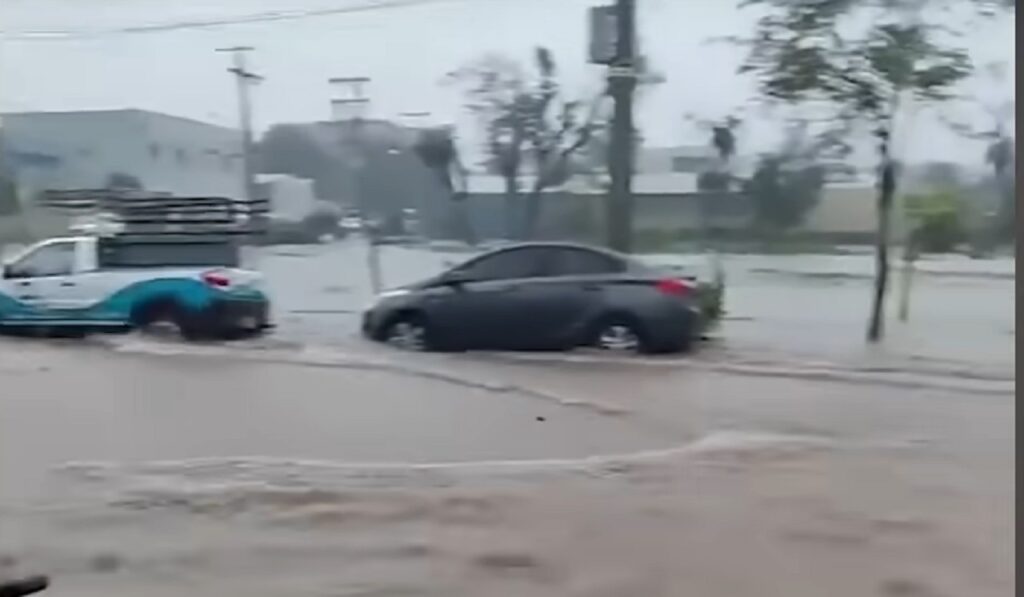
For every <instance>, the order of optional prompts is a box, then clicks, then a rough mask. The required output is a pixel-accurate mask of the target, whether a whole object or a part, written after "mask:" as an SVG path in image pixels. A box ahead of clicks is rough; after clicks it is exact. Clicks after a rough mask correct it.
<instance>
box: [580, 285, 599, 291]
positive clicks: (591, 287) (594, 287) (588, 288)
mask: <svg viewBox="0 0 1024 597" xmlns="http://www.w3.org/2000/svg"><path fill="white" fill-rule="evenodd" d="M602 288H604V287H603V286H601V285H600V284H584V285H583V290H586V291H587V292H597V291H599V290H601V289H602Z"/></svg>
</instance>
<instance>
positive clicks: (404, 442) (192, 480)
mask: <svg viewBox="0 0 1024 597" xmlns="http://www.w3.org/2000/svg"><path fill="white" fill-rule="evenodd" d="M468 256H469V254H468V253H464V252H463V253H460V252H457V251H450V250H449V251H441V250H426V249H422V248H421V249H409V248H398V247H386V248H384V249H383V254H382V269H383V273H384V276H385V281H386V283H387V285H389V286H394V285H399V284H403V283H406V282H411V281H413V280H416V279H420V278H423V277H426V276H428V275H431V274H433V273H435V272H437V271H439V270H440V269H441V268H443V267H445V265H446V264H447V263H453V262H456V261H459V260H461V259H465V258H467V257H468ZM251 258H252V260H253V262H254V263H255V264H256V266H257V267H259V269H261V270H262V271H264V272H265V274H266V275H267V278H268V282H269V284H270V286H271V291H272V294H273V298H274V300H275V309H276V318H277V323H278V324H279V326H280V327H279V329H278V330H276V332H275V333H274V334H273V335H272V336H271V337H268V338H265V339H260V340H256V341H250V342H243V343H234V344H224V345H202V346H189V345H185V344H181V343H178V342H175V341H171V340H162V339H152V338H142V337H137V336H128V337H125V338H112V339H94V340H89V341H87V342H84V343H48V342H40V341H30V340H16V339H0V383H2V384H3V391H0V470H2V471H3V483H2V484H0V577H2V576H3V575H4V574H13V573H25V572H39V571H41V572H46V573H49V574H51V575H52V576H53V580H54V586H53V589H51V591H50V592H48V593H47V595H55V596H58V597H61V596H64V597H67V596H74V597H87V596H88V597H92V596H97V597H99V596H103V597H112V596H116V597H121V596H128V595H143V594H144V595H158V596H162V595H168V596H170V595H182V594H188V595H202V596H211V597H212V596H223V595H246V596H256V595H259V596H263V595H265V596H267V597H271V596H281V595H288V596H289V597H291V596H306V595H309V596H324V597H326V596H332V597H334V596H361V597H367V596H375V597H378V596H391V595H401V596H406V595H436V596H445V597H448V596H462V595H465V596H467V597H469V596H472V597H489V596H492V595H493V596H513V595H514V596H517V597H535V596H541V595H543V596H551V597H555V596H558V597H562V596H573V597H575V596H579V597H612V596H619V595H623V596H625V595H630V596H632V595H644V596H665V597H670V596H675V595H679V594H692V595H699V596H707V597H734V596H739V597H746V596H751V597H754V596H756V597H761V596H765V595H768V596H774V595H778V596H779V597H782V596H785V597H802V596H807V597H812V596H818V595H825V594H827V595H835V596H839V597H845V596H849V597H854V596H858V597H860V596H863V595H884V596H895V595H968V594H969V595H976V596H982V597H987V596H990V595H991V596H997V595H998V596H1003V595H1009V594H1011V593H1012V591H1013V533H1012V528H1013V525H1012V517H1013V503H1014V501H1013V498H1014V490H1013V483H1012V473H1013V466H1014V454H1013V437H1014V429H1013V413H1014V408H1015V407H1014V398H1013V390H1014V386H1015V374H1014V372H1013V369H1012V366H1013V355H1014V353H1013V340H1014V333H1015V328H1014V316H1013V307H1014V299H1015V297H1014V277H1013V276H1014V264H1013V262H1012V261H1011V260H1005V261H1004V260H989V261H972V260H969V259H966V258H964V259H960V258H952V257H950V258H936V259H931V260H926V261H923V262H921V263H920V264H919V266H920V270H921V271H920V272H919V274H918V275H917V278H916V280H915V286H914V293H913V302H912V309H911V318H910V321H909V322H907V323H905V324H904V323H899V322H896V321H895V317H890V321H891V323H890V325H889V332H890V336H889V339H888V340H887V341H886V343H885V344H884V345H883V346H881V347H877V348H872V349H868V348H865V343H864V341H863V335H864V326H865V322H866V318H867V307H868V299H869V297H870V285H871V280H870V275H871V271H872V266H873V264H872V260H871V257H870V256H868V255H843V256H755V255H749V256H740V255H727V256H724V257H723V264H724V266H725V270H726V274H727V279H728V291H727V292H728V295H727V310H728V318H727V320H726V321H725V322H724V324H723V326H722V328H721V330H719V331H718V332H717V334H716V337H715V338H714V339H712V340H711V341H710V342H709V343H708V344H707V346H705V347H703V348H702V350H700V351H699V352H698V353H696V354H693V355H688V356H684V357H664V358H658V359H641V358H609V357H606V356H603V355H600V354H596V353H588V352H585V351H584V352H580V353H577V354H571V355H557V354H555V355H552V354H541V355H536V354H524V355H508V354H467V355H419V354H406V353H398V352H395V351H392V350H390V349H388V348H386V347H379V346H374V345H370V344H367V343H366V342H364V341H363V340H361V339H360V338H359V337H358V336H357V334H356V332H357V328H358V315H359V311H360V310H361V309H362V308H363V307H364V306H365V304H366V303H367V302H368V301H369V300H370V299H371V298H372V296H371V295H372V293H371V292H370V290H369V288H368V283H367V279H368V277H367V273H366V269H365V248H364V247H363V246H362V245H360V244H359V243H358V242H355V241H349V242H344V243H338V244H336V245H324V246H314V247H275V248H268V249H261V250H259V251H258V252H256V253H255V254H254V255H252V256H251ZM647 258H648V259H651V260H653V261H658V262H664V263H670V264H677V265H679V266H680V267H683V268H685V269H687V270H689V271H694V272H697V273H701V272H704V271H707V269H708V262H707V258H706V257H704V256H693V255H657V256H648V257H647ZM894 294H895V293H894ZM895 304H896V303H895V300H894V301H893V303H892V307H891V311H890V313H891V314H893V315H894V311H895Z"/></svg>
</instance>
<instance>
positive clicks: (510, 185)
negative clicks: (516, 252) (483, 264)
mask: <svg viewBox="0 0 1024 597" xmlns="http://www.w3.org/2000/svg"><path fill="white" fill-rule="evenodd" d="M517 207H519V184H518V182H517V181H516V179H515V178H514V177H506V178H505V209H504V212H505V221H504V225H505V240H514V239H515V238H516V235H517V233H518V230H516V228H517V227H518V226H517V222H518V221H519V218H518V217H517V216H518V214H517V213H516V212H517V211H518V210H517V209H516V208H517Z"/></svg>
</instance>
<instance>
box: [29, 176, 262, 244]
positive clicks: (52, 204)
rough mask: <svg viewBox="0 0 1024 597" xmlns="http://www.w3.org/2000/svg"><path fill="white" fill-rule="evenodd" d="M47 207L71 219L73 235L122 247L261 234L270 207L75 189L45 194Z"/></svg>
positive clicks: (258, 203) (214, 199)
mask: <svg viewBox="0 0 1024 597" xmlns="http://www.w3.org/2000/svg"><path fill="white" fill-rule="evenodd" d="M41 203H42V205H44V206H45V207H47V208H50V209H53V210H57V211H60V212H62V213H65V214H68V215H71V216H77V219H78V220H79V223H78V225H77V226H76V228H78V229H79V231H82V232H87V233H91V234H96V235H98V236H105V237H117V238H118V239H119V240H120V241H123V242H145V241H146V239H151V240H153V241H154V242H175V241H176V240H177V241H180V242H196V241H197V240H199V238H197V237H209V238H203V239H202V240H203V241H205V242H214V239H215V238H216V237H223V238H225V239H226V238H229V237H238V236H258V235H262V234H265V233H266V232H267V214H268V212H269V208H270V202H269V201H268V200H266V199H257V200H239V199H229V198H226V197H211V196H196V197H179V196H173V195H170V194H167V193H153V192H148V191H122V190H111V189H81V190H70V191H47V192H45V193H44V194H43V196H42V198H41Z"/></svg>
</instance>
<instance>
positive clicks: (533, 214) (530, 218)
mask: <svg viewBox="0 0 1024 597" xmlns="http://www.w3.org/2000/svg"><path fill="white" fill-rule="evenodd" d="M542 198H543V197H542V195H541V191H540V190H538V189H533V191H531V192H530V195H529V196H528V197H527V198H526V214H525V215H524V217H523V230H522V233H523V235H522V238H523V240H536V239H537V226H538V223H539V222H540V212H541V207H542V206H541V200H542Z"/></svg>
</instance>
